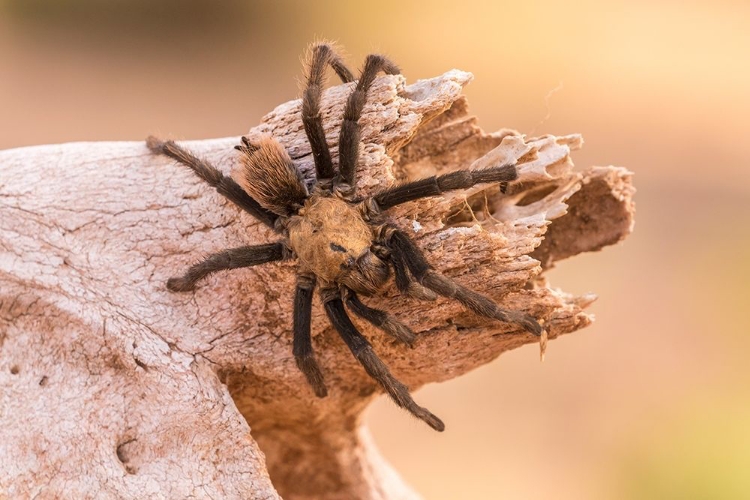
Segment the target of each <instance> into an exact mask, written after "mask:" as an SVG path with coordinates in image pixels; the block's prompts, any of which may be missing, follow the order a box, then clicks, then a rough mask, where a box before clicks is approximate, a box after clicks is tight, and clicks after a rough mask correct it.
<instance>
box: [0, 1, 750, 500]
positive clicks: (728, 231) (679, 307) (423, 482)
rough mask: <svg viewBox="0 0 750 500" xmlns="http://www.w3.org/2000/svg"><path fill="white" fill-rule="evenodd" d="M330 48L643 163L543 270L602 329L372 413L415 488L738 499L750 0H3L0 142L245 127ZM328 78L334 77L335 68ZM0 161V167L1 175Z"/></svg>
mask: <svg viewBox="0 0 750 500" xmlns="http://www.w3.org/2000/svg"><path fill="white" fill-rule="evenodd" d="M320 37H323V38H328V39H335V40H338V41H339V42H340V43H341V44H342V45H343V46H344V47H345V48H346V49H347V51H348V53H349V55H350V57H349V59H348V60H349V63H350V64H351V65H352V66H357V65H358V64H359V63H360V61H362V59H363V57H364V56H365V55H366V54H367V53H369V52H373V51H382V52H384V53H387V54H389V55H390V56H391V57H392V58H393V59H394V60H396V61H397V62H398V63H399V64H400V65H401V67H402V69H403V71H404V73H405V74H406V76H407V78H408V79H409V80H412V81H413V80H415V79H418V78H428V77H431V76H435V75H438V74H441V73H443V72H444V71H446V70H449V69H451V68H460V69H464V70H468V71H472V72H473V73H474V75H475V76H476V80H475V81H474V82H473V83H472V84H471V85H470V86H469V87H468V88H467V89H466V94H467V95H468V97H469V102H470V105H471V109H472V110H473V112H474V113H475V114H477V115H478V116H479V119H480V124H481V125H482V126H483V128H484V129H485V130H487V131H492V130H496V129H499V128H501V127H512V128H515V129H518V130H520V131H522V132H525V133H528V134H532V135H533V134H544V133H553V134H567V133H573V132H580V133H582V134H583V136H584V138H585V139H586V145H585V147H584V149H583V150H581V151H578V152H576V153H574V155H573V159H574V161H575V163H576V164H577V165H578V166H580V167H588V166H590V165H607V164H615V165H622V166H626V167H628V168H629V169H631V170H633V171H634V172H635V173H636V176H635V184H636V187H637V188H638V194H637V196H636V200H637V205H638V214H637V217H636V221H637V222H636V229H635V233H634V234H633V235H632V236H631V237H630V238H629V239H628V240H626V241H625V242H624V243H623V244H621V245H619V246H617V247H612V248H607V249H605V250H604V251H602V252H601V253H597V254H588V255H581V256H578V257H576V258H574V259H572V260H570V261H569V262H568V261H563V262H561V263H559V265H558V267H557V268H556V269H554V270H552V272H551V273H550V280H551V282H552V284H553V285H556V286H559V287H560V288H563V289H564V290H567V291H570V292H574V293H584V292H589V291H591V292H595V293H597V294H599V296H600V299H599V301H598V302H597V303H595V304H594V305H593V306H592V308H591V311H592V312H593V313H595V314H596V316H597V321H596V323H595V324H594V325H593V326H592V327H590V328H588V329H586V330H583V331H580V332H577V333H576V334H574V335H571V336H567V337H565V338H562V339H560V340H558V341H555V342H554V343H552V344H551V345H550V349H549V352H548V355H547V360H546V361H545V363H544V364H539V362H538V361H537V360H538V351H537V348H536V346H527V347H525V348H523V349H520V350H517V351H513V352H510V353H507V354H505V355H503V356H501V358H500V359H498V360H496V361H495V362H493V363H491V364H490V365H487V366H485V367H483V368H481V369H479V370H476V371H474V372H472V373H470V374H468V375H466V376H464V377H461V378H460V379H458V380H454V381H451V382H449V383H444V384H440V385H432V386H428V387H425V388H423V389H422V390H420V391H419V393H418V396H417V399H418V401H419V402H420V404H424V405H425V406H427V407H429V408H430V409H432V410H433V411H435V412H436V413H437V414H439V415H440V416H441V417H442V418H443V419H444V420H445V421H446V423H447V425H448V430H447V432H445V433H444V434H442V435H437V434H435V433H434V432H432V431H431V430H429V429H427V427H426V426H424V425H422V424H420V423H418V422H416V421H415V420H413V419H410V418H408V417H406V416H405V415H404V413H403V412H401V411H399V410H398V409H397V408H395V406H394V405H393V404H392V403H390V402H389V401H387V400H384V399H381V400H379V401H378V402H377V403H376V404H375V405H374V406H373V407H372V409H371V410H370V411H369V413H368V421H369V423H370V427H371V429H372V432H373V434H374V436H375V438H376V441H377V442H378V444H379V446H380V449H381V451H382V452H383V454H384V455H385V456H386V457H387V458H388V459H389V460H390V461H391V463H392V464H393V465H394V466H395V468H396V469H397V470H398V471H399V472H400V473H401V474H402V475H403V476H404V478H405V479H406V480H407V482H409V483H410V484H411V485H412V486H413V487H414V488H415V489H416V490H417V491H419V492H420V493H422V494H423V495H424V497H425V498H426V499H430V500H437V499H441V500H442V499H458V498H462V499H463V498H472V499H497V498H519V499H537V498H538V499H548V498H555V499H601V498H612V499H625V498H628V499H631V498H632V499H652V498H653V499H657V498H658V499H665V498H679V499H693V498H695V499H699V498H700V499H705V498H712V499H738V498H750V474H748V472H747V471H748V466H750V365H749V364H748V362H747V361H746V353H747V352H748V349H749V348H750V335H748V334H749V333H750V320H749V319H748V318H749V315H748V308H750V300H749V298H750V292H748V289H749V287H750V168H749V167H750V153H749V152H748V149H750V142H749V141H748V135H749V134H750V126H749V125H748V121H750V90H748V89H750V3H748V2H747V1H744V0H738V1H713V2H710V4H709V3H708V2H692V1H671V0H662V1H658V2H653V1H639V0H628V1H619V0H615V1H607V2H599V1H573V2H551V1H548V2H534V1H526V2H475V1H470V0H461V1H455V0H454V1H453V2H442V1H430V2H407V1H390V0H386V1H378V2H333V1H317V2H289V1H264V2H241V1H239V0H236V1H218V0H205V1H203V0H162V1H158V2H154V1H152V0H129V1H124V0H121V1H118V0H107V1H105V0H80V1H73V0H55V1H52V0H49V1H42V0H17V1H10V0H0V68H1V69H2V71H1V73H0V74H2V77H1V78H0V110H1V112H0V149H4V148H13V147H19V146H26V145H33V144H45V143H56V142H67V141H95V140H96V141H98V140H142V139H143V138H144V137H146V135H148V134H150V133H156V134H160V135H171V136H173V137H175V138H185V139H199V138H210V137H223V136H237V135H240V134H242V133H244V132H246V131H247V130H248V129H249V128H250V127H251V126H253V125H255V124H256V123H257V122H258V121H259V120H260V118H261V117H262V116H263V114H265V113H266V112H268V111H269V110H271V109H272V108H273V107H274V106H276V105H277V104H280V103H282V102H285V101H287V100H289V99H292V98H295V97H296V96H297V93H298V85H297V79H298V78H299V76H300V74H301V65H300V61H299V58H300V55H301V54H302V53H303V50H304V48H305V47H306V45H307V44H308V43H309V42H310V41H312V40H314V39H315V38H320ZM332 81H333V80H332ZM1 177H2V172H0V181H1Z"/></svg>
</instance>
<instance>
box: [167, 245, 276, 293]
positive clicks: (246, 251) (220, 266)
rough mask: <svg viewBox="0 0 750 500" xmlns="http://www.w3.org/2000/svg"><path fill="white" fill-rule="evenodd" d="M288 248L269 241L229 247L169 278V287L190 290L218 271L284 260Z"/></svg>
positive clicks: (174, 290) (180, 290) (183, 290)
mask: <svg viewBox="0 0 750 500" xmlns="http://www.w3.org/2000/svg"><path fill="white" fill-rule="evenodd" d="M286 256H287V250H286V248H285V246H284V244H283V243H268V244H265V245H252V246H243V247H237V248H229V249H227V250H222V251H221V252H217V253H215V254H211V255H209V256H208V257H207V258H206V259H205V260H203V261H201V262H199V263H198V264H195V265H193V266H191V267H190V268H189V269H188V270H187V272H186V273H185V274H183V275H182V276H178V277H173V278H169V280H167V288H169V289H170V290H172V291H173V292H188V291H190V290H194V289H195V284H196V283H197V282H198V281H199V280H201V279H203V278H205V277H206V276H208V275H209V274H211V273H215V272H216V271H223V270H225V269H237V268H240V267H251V266H257V265H258V264H265V263H266V262H274V261H277V260H283V259H284V258H286Z"/></svg>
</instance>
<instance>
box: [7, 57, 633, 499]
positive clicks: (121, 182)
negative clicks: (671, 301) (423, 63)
mask: <svg viewBox="0 0 750 500" xmlns="http://www.w3.org/2000/svg"><path fill="white" fill-rule="evenodd" d="M470 80H471V75H470V74H469V73H464V72H461V71H456V70H454V71H450V72H448V73H446V74H444V75H442V76H440V77H436V78H433V79H430V80H424V81H419V82H417V83H415V84H412V85H408V86H407V85H406V84H405V82H404V78H403V77H402V76H400V75H396V76H384V77H381V78H379V79H378V80H377V81H376V83H375V85H374V86H373V89H372V92H371V95H370V98H369V104H368V105H367V106H366V108H365V111H364V113H363V115H362V120H361V123H362V127H363V130H362V143H361V146H360V155H361V165H362V168H361V172H360V176H359V180H358V187H359V189H360V190H361V191H362V192H363V193H370V192H372V191H373V190H374V189H377V188H381V187H383V186H387V185H390V184H391V183H393V182H395V181H401V180H411V179H416V178H420V177H423V176H427V175H432V174H435V173H443V172H447V171H450V170H455V169H459V168H468V167H469V166H472V165H473V166H474V167H475V168H477V167H481V166H487V165H492V164H496V163H497V162H499V161H506V160H516V161H517V162H518V165H519V173H520V180H519V181H518V182H516V183H514V184H512V185H511V187H510V189H509V191H508V193H507V195H501V194H500V193H499V190H498V188H497V186H488V185H481V186H477V187H474V188H472V189H469V190H466V191H459V192H453V193H450V194H447V195H445V196H442V197H437V198H430V199H426V200H421V201H418V202H414V203H410V204H406V205H403V206H400V207H397V208H396V209H393V210H391V211H390V215H391V218H392V220H393V221H394V222H395V223H397V225H399V226H400V227H401V228H402V229H404V230H406V231H409V233H410V234H412V235H413V237H414V238H415V239H416V240H417V241H418V242H419V244H420V245H421V247H422V248H424V249H425V251H426V253H427V255H428V257H429V259H430V260H431V261H432V262H433V263H434V264H435V266H436V267H437V268H438V269H440V270H441V271H442V272H444V273H445V274H446V275H448V276H450V277H452V278H455V279H456V280H457V281H459V282H460V283H462V284H464V285H466V286H469V287H471V288H473V289H475V290H478V291H480V292H483V293H486V294H488V295H490V296H491V297H493V298H494V299H496V300H498V301H499V302H501V303H502V304H503V305H504V306H505V307H507V308H510V309H518V310H525V311H527V312H529V313H531V314H533V315H535V316H536V317H537V318H541V319H543V320H544V322H545V324H546V325H547V327H548V328H549V330H550V332H549V336H550V339H554V338H555V337H558V336H559V335H562V334H565V333H570V332H572V331H574V330H577V329H579V328H582V327H584V326H586V325H588V324H589V323H590V321H591V317H590V316H589V315H588V314H587V313H586V312H584V309H585V308H586V307H587V306H588V305H589V304H590V303H591V302H592V301H593V300H594V298H595V297H594V296H593V295H584V296H573V295H570V294H567V293H565V292H562V291H560V290H557V289H554V288H551V287H549V286H548V284H547V282H546V279H545V277H544V274H543V271H544V269H546V268H549V267H550V266H552V265H553V264H554V262H555V261H556V260H559V259H562V258H567V257H570V256H573V255H576V254H579V253H581V252H586V251H593V250H599V249H600V248H602V247H604V246H606V245H611V244H613V243H615V242H617V241H620V240H621V239H622V238H624V237H625V236H627V234H629V232H630V231H631V229H632V224H633V214H634V207H633V203H632V195H633V191H634V190H633V188H632V185H631V182H630V181H631V179H630V177H631V174H630V173H629V172H628V171H627V170H625V169H622V168H617V167H594V168H590V169H588V170H583V171H574V170H573V163H572V160H571V157H570V154H571V151H573V150H575V149H578V148H579V147H581V145H582V140H581V137H580V136H578V135H569V136H563V137H554V136H544V137H539V138H526V137H524V136H522V135H520V134H518V133H516V132H514V131H511V130H503V131H499V132H496V133H492V134H486V133H484V132H482V130H481V129H480V128H479V127H478V126H477V124H476V121H475V119H474V118H473V117H470V116H469V115H468V113H467V107H466V101H465V98H464V97H463V96H462V95H461V92H462V88H463V86H464V85H465V84H467V83H468V82H469V81H470ZM349 90H350V85H340V86H337V87H333V88H331V89H329V90H327V91H326V93H325V96H324V99H323V102H322V114H323V120H324V124H325V128H326V133H327V136H328V139H329V143H330V144H331V149H332V151H331V152H332V156H333V158H334V161H336V158H337V153H338V152H337V148H336V144H335V142H336V140H337V137H338V127H339V125H340V122H341V116H342V113H343V105H344V102H345V96H346V95H347V93H348V92H349ZM299 110H300V102H299V100H296V101H291V102H288V103H286V104H282V105H281V106H279V107H277V108H276V109H275V110H273V111H272V112H271V113H269V114H268V115H267V116H266V117H265V118H264V119H263V122H262V123H261V124H260V125H259V126H257V127H255V128H254V129H253V130H251V131H250V135H251V136H253V135H261V134H269V133H270V134H273V135H274V136H276V137H277V138H278V140H279V141H280V142H281V143H282V144H283V145H284V146H285V147H286V148H287V150H288V151H289V153H290V155H291V156H292V158H293V159H294V161H295V163H296V164H297V165H298V167H299V168H300V169H301V170H302V172H303V173H304V175H305V176H306V178H308V179H310V178H311V176H312V173H313V171H314V167H313V163H312V158H311V155H310V148H309V145H308V143H307V141H306V139H305V137H304V131H303V129H302V125H301V122H300V120H299ZM144 135H146V134H145V133H144ZM238 139H239V138H238V137H233V138H227V139H215V140H205V141H192V142H187V143H185V144H186V145H187V146H188V147H189V148H191V149H193V150H195V151H196V152H198V153H200V154H201V155H204V156H205V157H207V158H208V159H210V160H211V161H213V162H214V163H215V164H217V165H218V166H219V167H220V168H221V169H223V170H224V171H225V172H227V173H228V172H229V171H230V170H231V169H232V167H233V166H234V164H235V161H236V157H235V154H234V153H235V152H234V150H233V149H232V146H233V145H234V144H237V143H238ZM275 239H276V235H275V234H273V233H272V232H271V231H270V230H269V229H267V228H266V227H264V226H263V225H262V224H260V223H259V222H257V221H255V220H253V219H252V218H251V217H250V216H248V215H247V214H244V213H240V211H239V210H238V209H237V208H235V207H234V206H232V205H231V204H229V203H228V202H226V201H225V200H223V199H222V198H221V197H220V196H219V195H218V194H216V192H215V191H214V190H213V189H211V188H209V187H208V186H206V185H204V184H202V183H201V182H200V181H199V180H198V179H197V178H196V177H195V176H194V175H193V174H192V173H191V172H189V171H188V170H187V169H186V168H184V167H181V166H178V165H175V164H174V163H173V162H171V161H169V160H167V159H165V158H162V157H154V156H152V155H150V154H149V152H148V150H147V149H146V147H145V144H144V143H142V142H118V143H76V144H64V145H54V146H39V147H32V148H23V149H16V150H8V151H3V152H0V497H3V496H8V497H10V498H31V497H37V498H57V497H67V498H187V497H195V498H253V499H266V498H267V499H273V498H279V495H281V496H283V497H284V498H286V499H313V498H328V499H350V498H364V499H386V498H387V499H407V498H416V497H417V495H416V494H415V493H414V492H413V491H411V490H410V489H409V487H408V486H406V485H405V484H404V483H403V482H402V481H401V480H400V479H399V477H398V475H397V474H396V473H395V471H393V470H392V469H391V468H390V466H389V465H388V464H387V463H386V462H385V461H384V460H383V459H382V458H381V457H380V456H379V455H378V452H377V450H376V449H375V448H374V446H373V445H372V443H371V440H370V438H369V435H368V433H367V430H366V428H364V427H363V425H362V423H361V421H360V415H361V412H362V410H363V409H364V408H365V407H366V406H367V404H368V403H369V402H370V401H371V400H372V398H373V397H375V396H376V395H377V394H379V393H380V391H379V389H378V388H377V386H376V385H375V383H374V382H373V381H372V380H371V379H369V378H368V377H367V376H366V374H365V373H364V371H363V370H362V368H361V367H360V366H359V365H358V364H357V362H356V360H355V359H354V358H353V357H352V356H351V355H350V354H349V352H348V351H347V349H346V347H345V346H344V345H343V344H342V342H341V341H340V339H339V338H338V336H337V335H336V333H335V332H334V331H332V329H331V327H330V326H329V324H328V322H327V320H326V319H325V313H324V312H323V310H322V307H321V306H320V304H319V302H318V300H317V297H316V299H315V303H314V309H313V336H314V339H313V342H314V347H315V349H316V353H317V356H318V359H319V361H320V364H321V366H322V368H323V370H324V375H325V377H326V382H327V385H328V388H329V392H330V394H329V396H328V397H327V398H325V399H317V398H315V396H314V395H313V393H312V391H311V389H310V388H309V387H308V385H307V384H306V382H305V380H304V378H303V376H302V374H301V373H300V372H299V371H298V370H297V368H296V366H295V363H294V359H293V357H292V350H291V342H292V339H291V324H292V309H291V308H292V298H293V291H294V274H295V267H294V263H293V262H282V263H273V264H266V265H264V266H260V267H256V268H252V269H242V270H236V271H232V272H224V273H218V274H216V275H213V276H211V277H210V278H208V279H207V280H205V281H204V282H202V283H201V284H200V285H199V287H198V289H197V290H196V291H195V292H191V293H187V294H175V293H170V292H168V291H167V290H166V287H165V283H166V280H167V278H168V277H170V276H173V275H177V274H181V272H182V271H184V269H185V268H186V267H187V266H189V265H190V264H192V263H194V262H195V261H197V260H198V259H200V258H201V257H202V256H204V255H206V254H208V253H211V252H215V251H218V250H220V249H223V248H226V247H232V246H239V245H243V244H255V243H262V242H268V241H273V240H275ZM368 303H369V304H371V305H373V306H375V307H381V308H386V307H387V308H388V309H389V310H390V311H392V312H393V314H395V315H396V316H397V317H398V318H401V319H402V320H403V321H405V322H406V323H408V324H409V326H411V328H412V329H413V330H414V331H415V332H417V334H418V340H417V342H416V346H415V348H414V349H413V350H410V349H409V348H407V347H405V346H403V345H399V344H396V343H394V341H393V340H391V339H390V338H389V337H387V336H385V335H384V334H382V333H381V332H379V331H377V330H374V329H373V328H371V327H370V326H369V325H367V324H363V323H361V322H357V323H358V324H359V325H360V327H361V329H362V331H363V333H364V334H365V335H366V336H367V337H368V338H369V339H370V341H371V342H372V343H373V346H374V348H375V350H376V352H378V354H379V355H380V356H381V357H382V358H383V360H384V361H385V362H386V363H387V364H388V365H389V366H390V367H391V369H392V371H393V373H394V374H395V375H396V376H397V377H399V378H400V379H401V380H402V381H404V382H405V383H406V384H407V385H409V387H410V388H411V389H412V390H414V389H416V388H418V387H419V386H421V385H423V384H426V383H429V382H439V381H441V380H447V379H451V378H454V377H457V376H459V375H461V374H462V373H465V372H467V371H469V370H472V369H474V368H476V367H478V366H481V365H482V364H485V363H487V362H489V361H491V360H493V359H495V358H496V357H497V356H498V355H500V354H501V353H502V352H504V351H506V350H508V349H513V348H516V347H520V346H521V345H524V344H527V343H534V342H537V339H535V338H534V337H533V336H531V335H529V334H526V333H524V332H522V331H520V330H519V329H518V328H516V327H514V326H513V325H507V324H503V323H499V322H493V321H490V320H487V319H485V318H480V317H477V316H476V315H474V314H472V313H467V312H466V311H465V310H464V308H463V307H461V306H460V305H459V304H458V303H456V302H453V301H449V300H444V299H439V300H438V302H437V303H425V302H418V301H416V300H414V299H411V298H408V297H401V296H399V295H398V294H397V292H396V290H395V286H389V287H388V289H387V290H386V293H385V294H384V295H383V296H382V297H378V298H376V299H370V300H369V301H368ZM355 321H356V320H355ZM534 368H535V367H534V366H530V367H529V369H530V370H532V369H534ZM416 399H417V402H419V397H418V395H417V397H416ZM430 409H431V410H432V411H434V412H435V413H436V414H437V415H440V414H441V408H439V407H434V408H430ZM404 418H409V416H408V414H406V413H404ZM446 424H447V427H448V432H450V421H448V422H446ZM500 425H502V424H500ZM435 439H440V435H439V434H436V435H435ZM261 450H262V452H261Z"/></svg>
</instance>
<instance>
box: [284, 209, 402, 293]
mask: <svg viewBox="0 0 750 500" xmlns="http://www.w3.org/2000/svg"><path fill="white" fill-rule="evenodd" d="M299 213H300V215H299V216H296V217H294V220H293V221H292V222H291V224H290V225H289V243H290V245H291V247H292V249H293V250H294V253H295V254H296V255H297V257H298V258H299V260H300V265H301V266H302V267H303V268H305V269H309V270H310V271H312V272H313V273H315V275H316V276H318V277H319V278H321V279H323V280H325V281H328V282H332V283H334V282H335V283H340V284H344V285H346V286H348V287H350V288H352V289H354V290H356V291H359V292H362V293H374V292H375V291H377V289H379V288H380V287H381V286H382V285H383V283H384V282H385V281H386V280H387V279H388V266H387V265H386V263H385V262H383V261H381V260H380V259H379V258H378V257H377V256H375V255H374V254H373V253H372V252H371V251H370V247H371V246H372V243H373V234H372V229H371V228H370V226H369V225H367V223H366V222H365V221H364V220H363V219H362V216H361V215H360V214H359V212H358V211H357V210H356V209H355V208H354V207H352V206H351V205H349V204H348V203H346V202H345V201H343V200H340V199H338V198H316V197H311V198H310V199H308V200H307V202H306V204H305V207H304V209H303V210H301V211H300V212H299Z"/></svg>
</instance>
